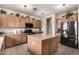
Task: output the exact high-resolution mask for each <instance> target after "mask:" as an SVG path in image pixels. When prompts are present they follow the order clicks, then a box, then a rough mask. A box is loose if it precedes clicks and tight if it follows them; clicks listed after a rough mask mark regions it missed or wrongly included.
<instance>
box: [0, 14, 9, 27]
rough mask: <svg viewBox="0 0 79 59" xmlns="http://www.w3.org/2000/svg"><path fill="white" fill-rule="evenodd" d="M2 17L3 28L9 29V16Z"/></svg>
mask: <svg viewBox="0 0 79 59" xmlns="http://www.w3.org/2000/svg"><path fill="white" fill-rule="evenodd" d="M1 17H2V21H3V24H2V27H8V16H7V15H2V16H1Z"/></svg>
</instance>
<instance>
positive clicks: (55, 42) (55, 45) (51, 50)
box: [49, 37, 59, 55]
mask: <svg viewBox="0 0 79 59" xmlns="http://www.w3.org/2000/svg"><path fill="white" fill-rule="evenodd" d="M53 39H54V40H52V38H51V39H50V40H49V41H50V43H49V46H50V47H49V54H50V55H52V54H54V53H55V52H56V51H57V49H58V45H59V43H58V37H54V38H53Z"/></svg>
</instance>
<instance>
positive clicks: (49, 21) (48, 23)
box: [46, 17, 52, 35]
mask: <svg viewBox="0 0 79 59" xmlns="http://www.w3.org/2000/svg"><path fill="white" fill-rule="evenodd" d="M51 19H52V18H51V17H49V18H47V19H46V23H47V28H46V34H50V35H52V24H51Z"/></svg>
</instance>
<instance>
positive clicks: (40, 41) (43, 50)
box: [27, 34, 59, 55]
mask: <svg viewBox="0 0 79 59" xmlns="http://www.w3.org/2000/svg"><path fill="white" fill-rule="evenodd" d="M27 37H28V41H27V42H28V43H27V48H28V51H29V52H30V53H32V54H34V55H51V54H54V53H55V52H56V51H57V49H58V45H59V41H58V39H59V36H58V35H50V34H34V35H28V36H27Z"/></svg>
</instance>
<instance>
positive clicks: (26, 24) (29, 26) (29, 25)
mask: <svg viewBox="0 0 79 59" xmlns="http://www.w3.org/2000/svg"><path fill="white" fill-rule="evenodd" d="M25 27H26V28H33V24H31V23H25Z"/></svg>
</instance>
